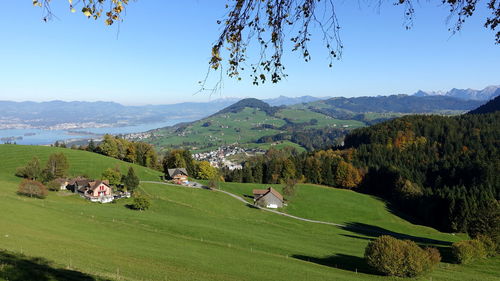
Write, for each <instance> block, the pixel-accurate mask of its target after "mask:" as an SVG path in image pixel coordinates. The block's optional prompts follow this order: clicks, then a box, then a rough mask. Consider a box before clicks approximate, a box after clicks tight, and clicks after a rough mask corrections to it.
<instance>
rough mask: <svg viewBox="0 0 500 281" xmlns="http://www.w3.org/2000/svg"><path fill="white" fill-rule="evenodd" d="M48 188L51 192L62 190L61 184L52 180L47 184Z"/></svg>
mask: <svg viewBox="0 0 500 281" xmlns="http://www.w3.org/2000/svg"><path fill="white" fill-rule="evenodd" d="M47 188H48V189H49V190H50V191H59V190H60V189H61V183H60V182H59V181H58V180H51V181H49V182H48V183H47Z"/></svg>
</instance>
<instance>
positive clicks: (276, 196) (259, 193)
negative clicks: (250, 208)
mask: <svg viewBox="0 0 500 281" xmlns="http://www.w3.org/2000/svg"><path fill="white" fill-rule="evenodd" d="M252 193H253V202H254V204H255V205H258V206H261V207H266V208H273V209H276V208H281V207H283V196H282V195H281V194H280V193H279V192H278V191H276V190H275V189H274V188H272V187H269V188H267V189H254V190H253V192H252Z"/></svg>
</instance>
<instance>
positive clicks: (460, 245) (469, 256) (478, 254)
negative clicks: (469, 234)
mask: <svg viewBox="0 0 500 281" xmlns="http://www.w3.org/2000/svg"><path fill="white" fill-rule="evenodd" d="M451 247H452V252H453V256H454V257H455V260H456V261H457V262H458V263H461V264H468V263H470V262H472V261H474V260H476V259H480V258H484V257H486V250H485V249H484V245H483V243H482V242H481V241H479V240H478V239H473V240H464V241H460V242H455V243H453V245H452V246H451Z"/></svg>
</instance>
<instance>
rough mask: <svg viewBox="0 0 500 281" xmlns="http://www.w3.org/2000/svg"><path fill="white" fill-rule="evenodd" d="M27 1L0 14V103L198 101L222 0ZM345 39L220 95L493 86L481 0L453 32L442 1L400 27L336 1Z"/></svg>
mask: <svg viewBox="0 0 500 281" xmlns="http://www.w3.org/2000/svg"><path fill="white" fill-rule="evenodd" d="M31 2H32V1H30V0H23V1H21V0H16V1H6V2H5V3H3V4H2V8H3V11H4V12H3V13H2V17H0V26H1V28H0V38H1V39H0V40H1V44H0V67H1V68H0V100H16V101H22V100H35V101H43V100H54V99H60V100H88V101H95V100H106V101H116V102H120V103H123V104H148V103H150V104H165V103H175V102H181V101H192V100H198V101H206V100H209V99H210V97H209V96H208V94H198V95H193V93H194V92H196V91H197V89H198V84H197V81H199V80H200V79H202V78H203V77H204V75H205V73H206V70H207V66H208V64H207V61H208V59H209V57H210V46H211V43H212V42H213V41H214V40H215V39H216V37H217V35H218V30H219V27H218V26H217V25H216V23H215V22H216V20H217V19H220V18H221V17H222V15H223V14H224V11H225V9H224V5H225V1H224V0H185V1H151V0H149V1H146V0H138V1H137V2H132V3H131V4H130V5H129V7H128V10H127V14H126V17H125V21H124V22H123V23H122V24H121V26H120V32H119V36H117V27H116V26H113V27H106V26H105V25H104V24H103V20H99V21H97V22H94V21H92V20H87V19H86V18H85V17H84V16H83V15H82V14H81V13H76V14H71V13H69V11H68V8H67V1H59V0H54V1H53V2H54V4H53V6H54V12H55V13H56V15H57V17H58V18H57V19H54V20H53V21H51V22H49V23H43V22H42V21H41V10H40V9H38V8H34V7H33V6H32V4H31ZM337 2H338V4H337V13H338V17H339V20H340V23H341V27H342V33H341V35H342V39H343V41H344V45H345V51H344V55H343V59H342V60H341V61H337V62H336V63H335V65H334V67H333V68H331V69H330V68H328V61H327V58H326V53H325V50H324V49H323V48H322V44H321V40H317V41H316V42H313V43H311V50H312V56H313V60H312V61H311V62H309V63H304V62H303V61H302V60H301V59H300V57H299V54H295V53H291V54H287V55H286V56H285V58H284V59H285V63H286V66H287V69H288V72H287V73H288V74H289V77H288V79H287V80H286V81H283V82H282V83H280V84H277V85H272V84H268V85H263V86H258V87H256V86H253V85H251V81H250V78H248V77H247V76H244V80H243V81H240V82H237V81H234V80H232V79H230V78H224V89H223V92H222V93H221V94H219V95H217V96H212V97H211V98H212V99H214V98H219V97H256V98H267V97H275V96H278V95H287V96H301V95H313V96H362V95H379V94H384V95H386V94H409V93H413V92H415V91H417V90H418V89H423V90H449V89H450V88H453V87H456V88H476V89H479V88H483V87H485V86H488V85H492V84H500V46H499V45H495V44H494V35H493V32H491V31H489V30H486V29H485V28H484V27H483V21H484V15H485V13H486V9H485V7H484V6H485V3H484V2H485V1H482V2H480V5H481V6H480V9H479V10H478V11H477V15H476V16H475V17H473V18H471V19H469V20H468V21H467V22H466V24H465V26H464V28H463V30H462V32H461V33H459V34H456V35H454V36H451V34H450V33H449V32H448V30H447V27H448V26H447V25H446V16H447V8H446V7H444V6H441V5H439V4H438V3H439V2H441V1H430V2H431V3H432V4H430V3H428V2H427V1H421V2H422V3H421V4H420V5H418V6H417V15H416V18H415V24H414V28H413V29H412V30H410V31H406V30H405V29H404V27H403V13H402V9H401V7H394V6H393V5H391V1H387V3H386V4H385V5H384V6H383V7H382V9H381V10H380V12H378V10H377V9H376V7H370V6H368V5H365V4H361V7H360V4H359V3H365V2H376V1H337Z"/></svg>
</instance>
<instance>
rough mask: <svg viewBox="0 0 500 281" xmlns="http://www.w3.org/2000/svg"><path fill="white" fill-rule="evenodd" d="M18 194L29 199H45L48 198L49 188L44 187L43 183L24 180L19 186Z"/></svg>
mask: <svg viewBox="0 0 500 281" xmlns="http://www.w3.org/2000/svg"><path fill="white" fill-rule="evenodd" d="M17 193H18V194H21V195H25V196H29V197H36V198H42V199H43V198H45V197H47V194H48V191H47V187H45V185H43V184H42V183H41V182H37V181H33V180H27V179H26V180H23V181H22V182H21V184H20V185H19V189H18V191H17Z"/></svg>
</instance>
